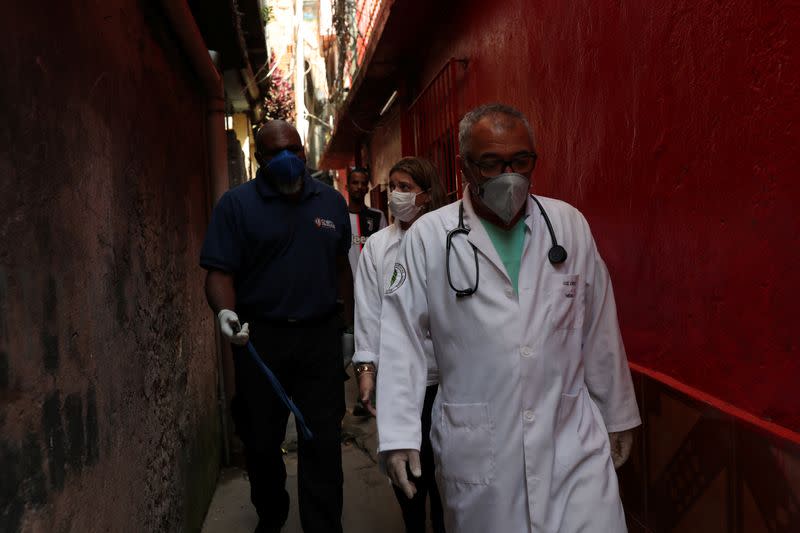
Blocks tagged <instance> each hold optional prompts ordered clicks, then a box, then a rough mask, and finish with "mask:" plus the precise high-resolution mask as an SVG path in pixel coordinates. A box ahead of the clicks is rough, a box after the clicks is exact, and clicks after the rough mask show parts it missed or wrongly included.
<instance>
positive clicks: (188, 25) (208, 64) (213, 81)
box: [161, 0, 233, 464]
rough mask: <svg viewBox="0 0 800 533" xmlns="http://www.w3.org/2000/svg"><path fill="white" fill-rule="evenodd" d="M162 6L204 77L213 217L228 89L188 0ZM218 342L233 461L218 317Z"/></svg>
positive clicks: (227, 365) (220, 187)
mask: <svg viewBox="0 0 800 533" xmlns="http://www.w3.org/2000/svg"><path fill="white" fill-rule="evenodd" d="M161 6H162V8H163V10H164V15H165V16H166V18H167V21H168V23H169V25H170V26H171V27H172V29H173V31H174V32H175V35H176V36H177V39H178V43H179V45H180V47H181V48H182V49H183V52H184V53H185V54H186V57H187V58H188V60H189V63H190V64H191V67H192V70H193V71H194V73H195V75H196V76H197V77H198V79H199V80H200V82H201V84H202V87H203V91H204V92H205V94H206V128H205V134H206V136H207V142H208V154H207V155H208V170H209V176H210V180H209V182H210V187H209V188H210V193H211V198H210V200H211V201H210V202H209V205H208V213H209V219H210V215H211V209H212V208H213V207H214V206H215V205H216V204H217V202H218V201H219V199H220V198H221V197H222V195H223V194H225V191H227V190H228V189H229V188H230V181H229V179H228V141H227V138H226V136H225V88H224V86H223V82H222V77H221V76H220V74H219V71H218V70H217V67H216V65H215V64H214V61H213V59H212V57H211V53H210V51H209V50H208V48H207V47H206V43H205V40H204V39H203V36H202V35H201V33H200V29H199V28H198V27H197V23H196V22H195V20H194V15H192V12H191V10H190V9H189V5H188V4H187V2H186V0H162V1H161ZM214 325H215V328H214V330H215V336H216V345H217V365H218V368H219V379H218V383H219V398H220V404H221V405H220V421H221V425H222V438H223V448H224V450H223V451H224V458H225V463H226V464H229V463H230V442H229V440H228V437H229V436H228V418H227V403H228V402H227V399H226V391H230V390H233V387H232V383H233V358H232V355H231V353H230V350H231V348H230V346H229V345H228V344H227V343H224V342H222V337H221V335H220V332H219V328H218V327H216V325H217V320H216V317H214Z"/></svg>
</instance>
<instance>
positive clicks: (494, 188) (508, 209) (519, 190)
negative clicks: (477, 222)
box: [478, 172, 531, 224]
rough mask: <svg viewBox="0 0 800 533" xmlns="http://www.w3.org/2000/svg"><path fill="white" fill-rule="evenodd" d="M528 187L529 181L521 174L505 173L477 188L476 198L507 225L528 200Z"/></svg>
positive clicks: (529, 185)
mask: <svg viewBox="0 0 800 533" xmlns="http://www.w3.org/2000/svg"><path fill="white" fill-rule="evenodd" d="M530 187H531V182H530V180H529V179H528V178H526V177H525V176H523V175H522V174H519V173H517V172H507V173H504V174H500V175H499V176H495V177H494V178H490V179H489V180H488V181H486V182H485V183H483V184H482V185H481V186H480V187H478V196H480V197H481V200H483V205H485V206H486V207H488V208H489V209H491V210H492V212H493V213H494V214H496V215H497V216H499V217H500V218H501V219H502V220H503V221H504V222H505V223H506V224H508V223H509V222H510V221H511V219H512V218H514V215H516V214H517V213H519V210H520V208H521V207H522V205H523V204H524V203H525V201H526V200H527V199H528V190H529V189H530Z"/></svg>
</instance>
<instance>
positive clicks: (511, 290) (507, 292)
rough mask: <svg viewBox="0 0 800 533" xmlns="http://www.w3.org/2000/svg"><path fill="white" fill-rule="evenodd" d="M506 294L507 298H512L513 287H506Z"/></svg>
mask: <svg viewBox="0 0 800 533" xmlns="http://www.w3.org/2000/svg"><path fill="white" fill-rule="evenodd" d="M506 296H508V297H509V298H513V297H514V289H506Z"/></svg>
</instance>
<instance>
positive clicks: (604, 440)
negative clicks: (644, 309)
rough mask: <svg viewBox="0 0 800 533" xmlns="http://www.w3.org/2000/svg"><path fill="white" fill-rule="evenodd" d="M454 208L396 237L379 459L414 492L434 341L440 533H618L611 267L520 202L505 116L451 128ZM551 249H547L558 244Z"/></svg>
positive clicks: (578, 232)
mask: <svg viewBox="0 0 800 533" xmlns="http://www.w3.org/2000/svg"><path fill="white" fill-rule="evenodd" d="M457 160H458V165H459V167H460V169H461V172H462V174H463V177H464V180H465V182H466V183H467V187H466V189H465V191H464V196H463V198H462V199H461V201H459V202H457V203H454V204H450V205H448V206H445V207H443V208H441V209H438V210H436V211H433V212H432V213H429V214H427V215H425V216H423V217H422V218H420V219H419V220H417V221H416V222H415V223H414V225H413V226H411V228H409V230H408V232H407V233H406V235H405V237H404V239H403V244H402V247H401V250H400V252H399V253H398V259H397V264H396V265H395V267H394V272H393V273H392V278H393V279H394V282H393V283H392V284H391V285H390V287H389V288H388V289H387V291H386V292H387V294H386V295H385V296H384V298H383V309H382V316H381V333H380V348H379V354H380V359H379V361H380V365H379V371H378V375H377V377H378V382H377V401H378V413H377V419H378V438H379V446H380V447H379V451H380V453H381V454H382V459H383V460H384V461H385V463H386V470H387V473H388V474H389V476H390V477H391V479H392V481H393V482H394V483H395V484H397V485H398V486H400V487H401V488H402V489H403V490H404V491H405V492H406V494H407V495H408V496H409V497H412V496H413V495H414V492H415V490H418V489H417V488H416V487H415V485H416V484H417V482H416V481H413V480H410V479H409V476H408V474H407V472H408V471H409V470H410V472H411V474H412V475H413V476H417V477H418V476H420V475H422V476H423V477H424V475H425V471H424V467H422V468H421V467H420V452H419V450H420V449H421V448H420V443H421V441H422V433H423V431H422V429H421V423H420V420H419V417H420V413H421V412H422V411H423V405H424V399H425V395H426V387H425V385H426V383H427V374H428V368H429V366H430V363H429V360H428V353H429V348H428V344H429V343H430V342H431V341H432V343H433V352H434V354H435V359H436V366H437V368H438V369H439V390H438V393H437V396H436V402H435V403H434V406H433V416H432V420H433V426H432V429H431V442H432V445H433V450H434V456H435V460H436V478H437V482H438V487H439V490H440V493H441V496H442V505H443V507H444V511H445V512H444V515H445V526H446V527H447V530H448V532H450V533H486V532H488V531H498V532H504V533H506V532H508V533H520V532H531V533H545V532H550V533H555V532H558V533H579V532H586V531H593V532H594V531H597V532H602V533H623V532H625V531H626V525H625V513H624V512H623V508H622V503H621V501H620V495H619V488H618V482H617V475H616V472H615V470H614V469H615V467H617V468H618V467H619V466H621V465H622V463H624V462H625V460H626V459H627V457H628V455H629V453H630V449H631V443H632V440H633V434H632V430H633V428H635V427H636V426H639V425H640V424H641V419H640V416H639V409H638V406H637V404H636V395H635V394H634V389H633V383H632V380H631V373H630V369H629V367H628V361H627V358H626V355H625V348H624V346H623V343H622V337H621V335H620V330H619V325H618V322H617V310H616V304H615V301H614V291H613V289H612V287H611V281H610V279H609V274H608V269H607V268H606V265H605V263H604V262H603V259H602V258H601V257H600V253H599V252H598V250H597V246H596V245H595V242H594V238H593V237H592V233H591V231H590V229H589V224H588V223H587V222H586V219H585V218H584V217H583V215H582V214H581V213H580V212H579V211H578V210H577V209H575V208H574V207H572V206H570V205H569V204H567V203H565V202H562V201H559V200H555V199H552V198H545V197H541V196H536V197H534V196H531V195H530V192H529V191H530V187H531V177H532V175H533V171H534V168H535V165H536V160H537V154H536V152H535V146H534V135H533V130H532V128H531V126H530V124H529V122H528V120H527V119H526V118H525V115H523V114H522V113H521V112H520V111H518V110H516V109H514V108H512V107H509V106H506V105H502V104H489V105H485V106H481V107H479V108H477V109H474V110H472V111H471V112H469V113H467V114H466V115H465V116H464V118H463V119H462V121H461V123H460V126H459V156H458V158H457ZM559 243H560V244H559Z"/></svg>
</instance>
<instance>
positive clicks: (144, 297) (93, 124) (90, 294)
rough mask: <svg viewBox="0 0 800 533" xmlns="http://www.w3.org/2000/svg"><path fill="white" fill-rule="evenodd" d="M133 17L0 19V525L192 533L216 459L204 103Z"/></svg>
mask: <svg viewBox="0 0 800 533" xmlns="http://www.w3.org/2000/svg"><path fill="white" fill-rule="evenodd" d="M151 4H152V3H148V2H137V1H134V0H112V1H109V2H100V3H96V2H91V3H90V2H55V3H52V2H51V3H48V4H47V6H46V7H45V6H43V5H40V4H34V3H30V2H28V3H25V2H22V3H20V2H18V3H15V4H14V5H13V6H9V8H8V9H6V10H5V12H4V15H3V17H0V34H2V35H4V36H5V39H4V43H5V44H4V46H3V47H1V48H0V65H2V67H3V78H4V79H3V83H2V84H0V116H2V117H3V120H2V122H0V531H2V532H4V533H5V532H13V531H53V532H81V533H92V532H101V531H103V532H105V531H113V532H128V531H130V532H137V533H138V532H143V531H147V532H150V531H196V530H199V527H200V524H201V523H202V522H201V521H202V519H203V514H204V512H205V509H206V506H207V503H208V501H209V500H210V497H211V494H212V493H213V489H214V484H215V481H216V476H217V472H218V463H219V441H220V439H219V428H218V421H219V417H218V409H217V405H216V397H217V394H216V376H217V374H216V365H215V361H216V360H215V348H214V338H213V323H212V317H211V313H210V312H209V311H208V308H207V307H206V304H205V298H204V296H203V292H202V285H203V273H202V272H201V270H200V269H199V268H198V267H197V260H198V259H197V258H198V253H199V247H200V244H201V241H202V238H203V235H204V232H205V227H206V222H207V216H208V215H207V207H206V206H207V203H208V196H207V194H206V191H207V186H206V181H207V178H206V171H205V164H204V161H205V154H204V138H205V135H204V131H203V127H204V116H205V115H204V100H203V98H202V95H201V94H200V92H199V89H198V86H197V84H196V82H195V80H194V79H193V78H192V75H191V73H190V71H189V70H188V67H187V66H186V65H187V63H186V61H185V58H183V57H182V56H181V54H180V53H179V52H178V48H177V46H176V44H175V42H174V41H173V38H172V35H171V33H170V31H169V30H168V28H166V27H165V26H164V23H163V21H162V18H161V16H160V14H159V13H158V12H157V11H153V10H152V9H153V8H151V7H147V6H148V5H151Z"/></svg>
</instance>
